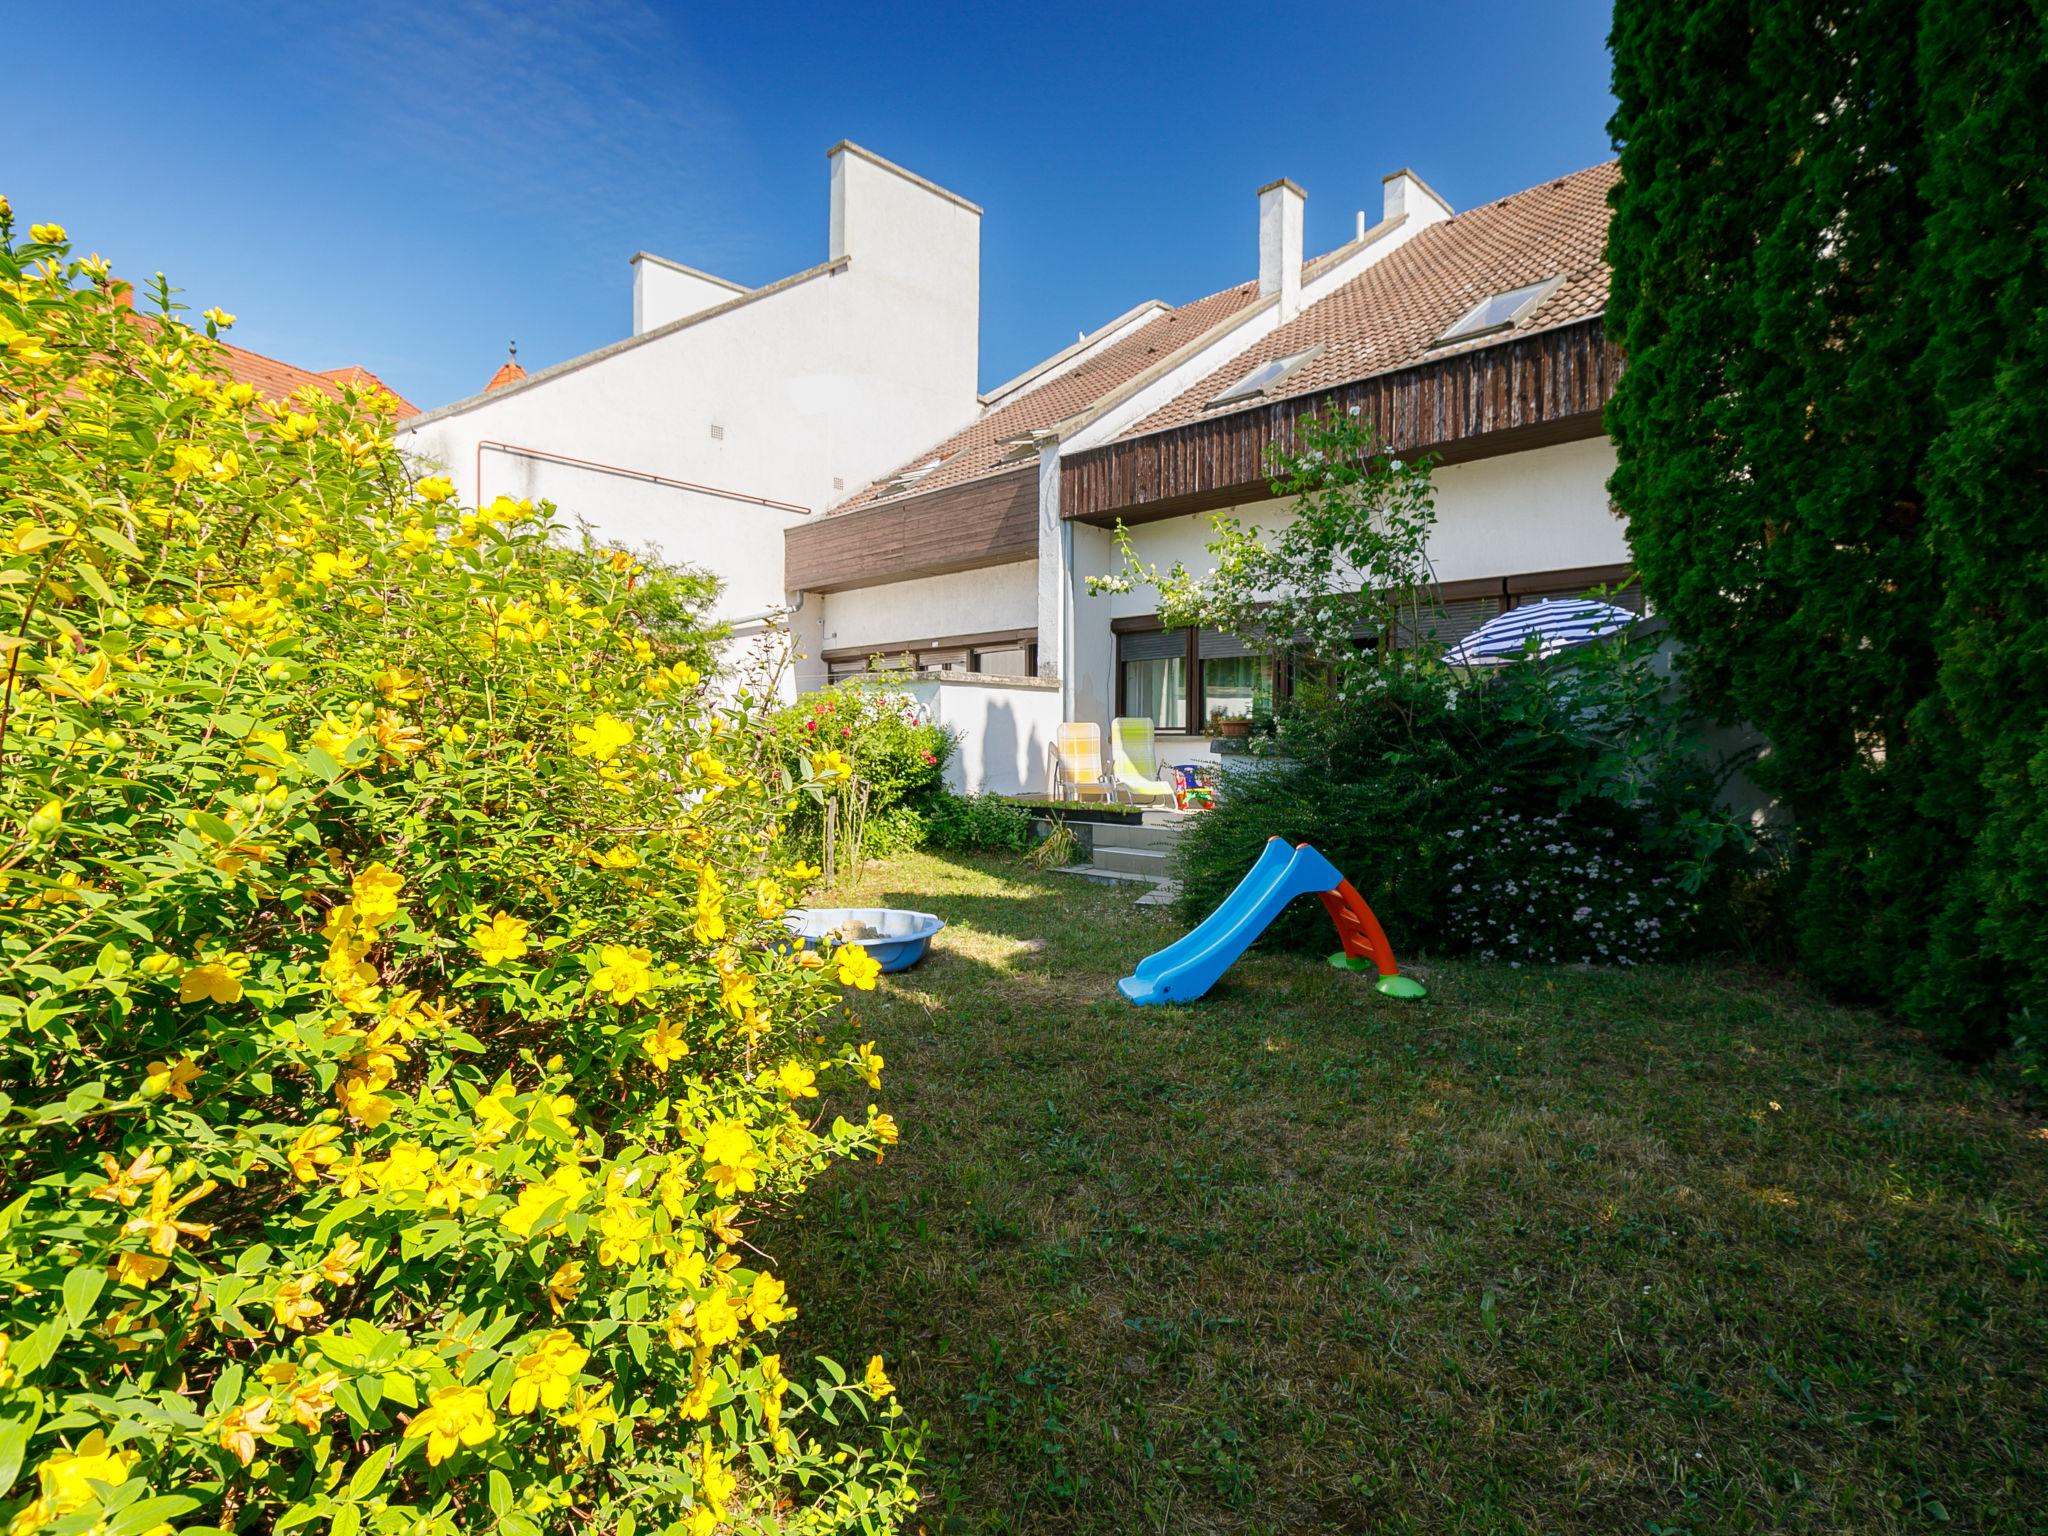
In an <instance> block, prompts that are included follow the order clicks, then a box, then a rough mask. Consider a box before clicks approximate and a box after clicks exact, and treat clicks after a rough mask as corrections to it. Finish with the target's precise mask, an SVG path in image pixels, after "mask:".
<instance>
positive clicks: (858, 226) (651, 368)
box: [398, 145, 981, 615]
mask: <svg viewBox="0 0 2048 1536" xmlns="http://www.w3.org/2000/svg"><path fill="white" fill-rule="evenodd" d="M830 170H831V174H830V198H829V204H828V218H827V221H826V222H827V227H828V234H829V242H828V243H829V252H828V262H827V264H826V265H825V266H824V267H822V268H819V269H813V272H812V274H810V275H800V280H786V281H785V284H782V285H777V284H770V285H769V286H768V287H767V288H765V289H762V290H758V291H757V292H756V293H754V294H752V295H747V296H740V295H728V296H727V300H726V301H725V302H722V303H719V304H715V305H713V306H712V307H711V308H710V309H708V310H704V311H701V312H699V313H697V314H696V316H695V318H692V319H687V320H683V321H679V322H676V323H675V324H674V325H673V326H672V327H671V328H667V329H663V328H660V327H656V328H653V329H651V330H649V331H648V332H647V333H646V334H645V335H642V336H639V337H635V338H632V339H630V340H628V341H626V342H623V343H618V344H615V345H614V346H613V347H610V348H606V349H603V350H601V351H599V352H597V353H593V354H590V355H588V356H587V357H586V358H583V359H575V360H572V361H571V362H570V363H568V364H564V365H561V366H560V367H559V369H558V370H542V371H541V372H540V373H538V374H536V375H535V376H534V377H533V378H531V379H529V380H527V381H526V382H525V383H524V384H522V385H517V386H514V387H512V388H509V389H504V390H500V391H497V392H495V393H492V394H489V395H483V396H478V397H476V398H475V399H473V400H470V401H465V402H462V403H461V404H460V405H459V406H457V407H453V408H450V410H449V411H448V412H446V413H441V412H428V413H427V416H426V417H425V418H424V419H416V420H415V421H413V422H410V423H407V424H406V425H405V426H404V427H402V428H401V430H400V432H399V434H398V437H399V442H400V445H401V446H402V447H404V448H405V449H407V450H408V451H409V452H410V453H412V454H413V455H414V456H415V457H416V458H418V459H421V460H423V461H425V462H428V463H431V464H433V465H435V466H437V467H438V468H440V469H442V470H443V471H445V472H446V473H447V474H448V475H449V476H450V477H451V478H452V479H453V480H454V481H455V484H456V487H457V490H458V493H459V494H460V495H461V497H462V498H463V499H464V500H465V501H468V500H477V499H482V500H488V499H489V498H490V497H492V496H495V495H498V494H500V493H504V494H515V495H517V494H529V491H528V489H527V488H528V487H529V486H534V485H542V484H545V485H546V486H548V487H549V489H548V490H547V492H546V494H549V495H552V496H554V497H555V499H556V500H557V501H558V502H559V504H560V506H561V509H562V512H563V513H564V515H565V517H567V518H569V519H570V520H574V519H576V518H581V519H583V520H585V521H587V522H589V523H590V524H591V525H592V527H593V528H594V529H595V530H596V531H597V532H598V533H599V535H600V536H602V537H604V538H606V539H611V540H618V541H621V542H627V543H633V544H636V545H644V546H648V547H651V548H653V549H655V550H656V551H658V552H659V553H660V554H662V555H663V556H665V557H666V558H668V559H671V560H677V561H684V562H689V563H692V564H696V565H700V566H704V567H707V568H709V569H711V570H713V571H715V572H717V573H718V574H719V575H720V576H721V577H723V578H724V579H725V581H726V583H727V585H728V587H729V588H730V589H731V590H730V592H729V593H728V595H727V598H726V600H725V602H724V605H723V607H724V610H725V612H726V613H728V614H729V615H739V614H746V613H752V612H758V611H759V610H760V609H762V608H764V607H768V606H771V605H773V604H778V603H780V601H781V600H782V596H783V588H782V584H781V583H782V540H781V536H780V535H781V521H779V520H787V519H789V518H792V517H795V516H796V515H797V514H794V513H781V512H775V511H772V510H771V509H765V508H760V507H756V506H752V505H749V504H747V503H745V502H743V501H737V500H735V498H736V497H744V496H751V497H759V498H767V499H769V500H773V501H780V502H787V503H791V504H793V505H794V506H796V507H800V508H805V509H808V510H809V511H811V512H812V513H816V514H822V513H823V511H824V510H825V508H826V507H828V506H829V505H830V504H831V503H832V502H833V501H834V500H835V499H836V498H838V497H839V496H841V495H843V494H844V492H845V491H846V490H849V489H857V488H858V487H860V486H861V485H863V484H865V483H866V482H868V481H869V480H872V479H873V478H874V477H875V476H876V475H878V474H880V473H883V472H884V471H886V470H889V469H892V468H894V467H895V466H896V465H898V464H900V463H902V462H903V461H904V460H905V459H907V458H909V457H910V455H912V454H913V453H915V452H916V451H917V450H918V449H919V448H922V447H924V446H926V445H927V444H930V443H932V442H935V441H937V440H938V439H940V438H942V437H945V436H946V435H948V434H949V433H951V432H954V431H956V430H958V429H959V428H960V427H961V426H963V425H965V424H966V423H967V422H969V421H971V420H972V419H973V418H974V417H975V415H976V414H977V413H978V411H979V408H980V407H979V400H978V395H977V392H976V388H977V381H976V377H975V370H976V365H977V347H978V341H979V336H978V332H979V325H980V239H981V236H980V222H981V216H980V210H979V209H977V208H975V207H974V205H973V204H971V203H967V202H965V201H964V200H962V199H960V198H957V197H955V196H954V195H953V194H951V193H948V192H946V191H944V190H943V189H940V188H937V187H934V186H932V185H931V184H930V183H928V182H924V181H922V180H920V179H919V178H917V177H915V176H913V175H911V174H910V173H908V172H905V171H902V170H900V169H898V168H896V167H893V166H890V165H889V164H888V162H886V161H881V160H879V159H877V158H876V157H874V156H871V155H869V154H868V153H867V152H866V151H864V150H860V149H858V148H856V147H853V146H845V145H842V146H840V147H839V148H837V149H836V150H834V151H833V153H832V155H831V167H830ZM635 270H636V272H646V273H651V272H654V271H656V270H659V269H657V268H655V267H654V266H653V265H652V264H650V263H648V262H645V261H643V262H638V263H635ZM667 276H669V277H677V278H680V276H681V275H680V274H676V273H669V274H667ZM657 281H665V279H657ZM687 288H688V284H687V283H685V285H684V288H680V289H676V290H673V293H674V295H675V296H676V301H677V302H679V303H680V302H683V300H684V298H686V297H687V292H686V290H687ZM698 296H702V295H701V293H700V294H699V295H698ZM487 443H500V444H509V445H513V446H515V447H518V448H525V449H537V450H544V451H546V452H548V453H552V454H557V455H563V456H567V457H570V458H576V459H584V460H592V461H597V462H599V463H602V464H605V465H610V466H616V467H619V468H623V469H626V470H630V471H636V472H639V473H641V474H647V475H657V476H662V477H666V478H669V479H673V480H680V481H686V482H690V483H691V484H693V485H696V486H699V487H703V488H705V489H704V490H702V491H698V492H688V491H678V490H675V489H673V488H669V487H651V486H649V485H647V484H646V483H644V482H638V481H635V480H633V479H631V478H630V477H628V476H623V475H618V474H606V473H603V472H599V471H589V470H572V469H569V468H568V467H566V466H558V465H546V466H545V467H541V468H536V467H535V466H534V464H533V461H531V460H530V459H523V458H521V457H519V456H518V455H514V454H508V453H504V452H501V451H499V450H497V449H494V448H485V447H482V445H484V444H487ZM480 448H481V453H480V452H479V450H480ZM558 471H559V472H558ZM741 508H744V510H741ZM771 525H772V536H771V532H770V530H771Z"/></svg>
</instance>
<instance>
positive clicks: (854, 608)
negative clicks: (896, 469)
mask: <svg viewBox="0 0 2048 1536" xmlns="http://www.w3.org/2000/svg"><path fill="white" fill-rule="evenodd" d="M812 603H815V604H816V605H817V607H818V613H817V615H816V617H815V618H813V616H812V615H811V612H810V604H812ZM803 618H804V620H805V622H804V623H803V624H802V625H800V626H799V633H800V634H802V635H803V636H804V637H805V640H806V642H807V645H808V646H809V648H811V649H814V650H816V651H828V650H830V651H837V650H843V649H847V648H850V647H853V646H862V645H872V646H877V647H879V646H885V645H900V644H903V643H905V642H907V641H919V640H936V639H942V638H944V637H946V636H948V635H979V634H986V633H988V632H989V631H991V630H1002V629H1028V628H1029V627H1031V626H1032V625H1033V624H1035V623H1037V621H1038V562H1037V561H1036V560H1019V561H1017V562H1015V563H1013V564H1010V565H992V566H987V567H985V568H983V569H981V570H978V571H959V572H956V573H954V574H952V575H949V576H920V577H918V578H916V579H915V580H913V581H894V582H889V583H886V584H885V585H882V586H877V587H856V588H854V589H853V590H852V591H850V592H831V593H824V594H819V595H814V596H813V597H811V598H810V600H809V602H808V603H806V605H805V611H804V614H803Z"/></svg>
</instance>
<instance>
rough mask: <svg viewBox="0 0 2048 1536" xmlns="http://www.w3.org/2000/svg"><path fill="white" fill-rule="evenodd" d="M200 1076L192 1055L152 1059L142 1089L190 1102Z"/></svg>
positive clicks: (239, 990)
mask: <svg viewBox="0 0 2048 1536" xmlns="http://www.w3.org/2000/svg"><path fill="white" fill-rule="evenodd" d="M185 974H186V976H187V977H188V978H189V977H190V976H191V974H192V973H191V972H190V971H187V972H186V973H185ZM241 995H242V988H241V984H240V983H239V982H237V983H236V985H235V997H240V996H241ZM226 1001H228V1002H233V1001H234V998H228V999H226ZM198 1076H199V1066H198V1064H197V1063H196V1062H194V1061H193V1060H192V1058H191V1057H190V1056H175V1057H173V1058H171V1059H170V1060H169V1061H152V1062H151V1063H150V1064H149V1071H148V1075H147V1076H145V1077H144V1078H143V1079H142V1091H143V1093H144V1094H145V1095H147V1096H148V1097H150V1098H153V1099H160V1098H162V1097H164V1096H165V1095H166V1094H168V1095H169V1096H170V1097H172V1098H174V1099H184V1100H185V1101H186V1102H188V1103H189V1102H190V1101H191V1098H192V1087H191V1085H192V1082H193V1080H194V1079H195V1078H197V1077H198Z"/></svg>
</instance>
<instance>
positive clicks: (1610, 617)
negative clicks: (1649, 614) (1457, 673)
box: [1444, 597, 1640, 667]
mask: <svg viewBox="0 0 2048 1536" xmlns="http://www.w3.org/2000/svg"><path fill="white" fill-rule="evenodd" d="M1638 617H1640V615H1637V614H1633V613H1630V612H1629V611H1628V609H1626V608H1617V607H1615V606H1614V604H1612V603H1603V602H1599V601H1597V600H1595V599H1593V598H1590V597H1546V598H1545V599H1543V601H1542V602H1540V603H1524V604H1522V605H1521V606H1520V607H1519V608H1510V609H1509V610H1508V611H1507V612H1506V613H1504V614H1501V615H1500V616H1499V617H1498V618H1493V619H1488V620H1487V621H1486V622H1485V623H1484V624H1482V625H1480V626H1479V627H1478V628H1477V629H1475V630H1473V631H1472V633H1471V634H1469V635H1467V636H1466V637H1465V638H1464V639H1462V640H1460V641H1459V642H1458V643H1457V644H1456V645H1454V646H1452V647H1451V648H1450V649H1449V650H1448V651H1446V652H1444V660H1445V661H1447V662H1449V663H1451V665H1453V666H1468V667H1469V666H1475V665H1476V666H1486V665H1488V664H1491V663H1495V662H1503V661H1516V660H1519V659H1520V658H1521V657H1523V656H1525V655H1527V654H1529V650H1528V644H1529V641H1530V640H1531V639H1532V638H1533V639H1534V640H1535V641H1536V642H1537V645H1536V648H1535V654H1536V655H1538V656H1553V655H1555V654H1556V653H1557V652H1559V651H1562V650H1567V649H1569V648H1570V647H1572V646H1574V645H1583V644H1585V643H1586V642H1587V641H1588V640H1593V639H1597V638H1599V637H1600V636H1602V635H1613V634H1619V633H1620V632H1621V631H1622V630H1625V629H1627V628H1628V627H1629V625H1631V624H1633V623H1635V621H1636V620H1637V618H1638Z"/></svg>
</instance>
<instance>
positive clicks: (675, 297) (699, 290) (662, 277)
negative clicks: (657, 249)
mask: <svg viewBox="0 0 2048 1536" xmlns="http://www.w3.org/2000/svg"><path fill="white" fill-rule="evenodd" d="M632 266H633V334H634V335H635V336H638V335H641V334H642V333H643V332H646V331H651V330H653V329H654V328H655V327H656V326H661V325H667V324H668V323H669V322H670V321H671V320H681V319H682V318H684V317H685V316H686V315H695V314H701V313H702V312H703V311H705V310H707V309H710V308H711V307H712V306H714V305H717V304H729V303H731V302H732V301H733V300H734V299H736V298H738V297H739V296H740V295H741V294H743V293H745V292H746V291H747V290H746V288H745V287H744V286H743V285H742V284H739V283H734V282H728V281H726V280H725V279H724V278H722V277H714V276H712V275H711V274H710V273H709V272H699V271H698V270H697V269H696V268H695V267H686V266H683V265H682V264H681V263H679V262H673V261H669V260H667V259H666V258H664V257H660V256H656V255H655V254H654V253H653V252H651V251H641V252H639V253H638V254H637V255H635V256H634V257H633V262H632Z"/></svg>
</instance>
